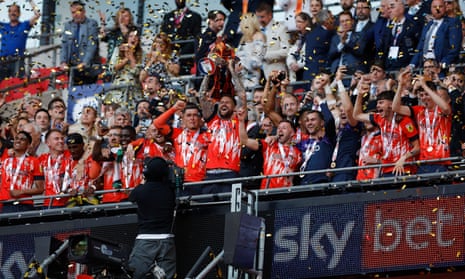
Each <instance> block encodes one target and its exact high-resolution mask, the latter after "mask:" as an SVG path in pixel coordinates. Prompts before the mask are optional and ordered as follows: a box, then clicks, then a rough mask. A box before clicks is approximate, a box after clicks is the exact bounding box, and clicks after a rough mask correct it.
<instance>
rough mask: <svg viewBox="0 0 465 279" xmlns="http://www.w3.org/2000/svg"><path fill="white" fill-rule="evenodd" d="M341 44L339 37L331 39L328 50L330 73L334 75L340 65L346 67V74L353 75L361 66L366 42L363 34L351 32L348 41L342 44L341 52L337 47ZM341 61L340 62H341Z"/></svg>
mask: <svg viewBox="0 0 465 279" xmlns="http://www.w3.org/2000/svg"><path fill="white" fill-rule="evenodd" d="M340 42H341V37H340V36H339V35H338V34H335V35H334V36H333V38H332V39H331V46H330V48H329V60H330V61H331V72H332V73H335V72H336V70H337V68H338V67H339V65H340V64H342V65H345V66H347V70H348V71H347V74H353V73H354V72H355V70H357V68H358V67H359V65H360V64H361V61H362V58H363V56H364V51H365V47H366V42H365V40H364V38H363V34H361V33H360V32H359V33H356V32H351V34H350V36H349V41H348V42H347V43H346V44H344V46H343V48H342V50H341V51H339V49H338V45H339V43H340ZM341 59H342V61H341Z"/></svg>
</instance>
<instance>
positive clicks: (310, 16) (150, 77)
mask: <svg viewBox="0 0 465 279" xmlns="http://www.w3.org/2000/svg"><path fill="white" fill-rule="evenodd" d="M175 2H176V5H177V9H175V10H173V11H171V12H169V13H167V14H166V15H165V16H164V19H163V23H162V25H161V26H160V32H159V33H158V34H156V35H155V36H154V38H153V41H152V45H151V47H150V50H149V51H148V52H147V53H144V52H143V50H142V46H141V30H140V27H139V26H136V24H134V19H133V15H132V12H131V10H129V9H127V8H121V9H120V10H119V11H118V12H117V13H116V16H115V17H114V19H115V23H114V26H113V27H111V28H106V24H107V23H106V18H105V14H103V13H101V14H100V19H99V20H100V27H99V24H98V22H97V20H93V19H90V18H88V17H87V16H86V9H85V4H84V3H82V2H79V1H75V2H72V3H71V5H70V10H71V14H72V19H71V20H70V21H69V22H67V23H66V24H65V27H64V32H63V35H62V49H61V55H60V67H61V68H62V69H63V70H66V71H69V72H70V79H72V82H73V83H74V85H76V86H82V87H85V86H86V85H88V84H94V83H96V82H98V80H101V79H103V80H105V81H110V82H111V83H113V85H124V86H126V87H128V86H129V88H130V90H126V89H118V88H115V89H112V90H111V91H109V92H106V93H105V96H104V97H103V98H102V105H101V106H100V107H98V108H97V107H94V106H91V105H89V106H85V107H84V109H83V110H82V113H81V115H80V119H79V121H77V122H76V123H73V124H70V123H67V121H66V110H67V103H66V102H65V101H64V100H63V99H61V98H59V97H56V98H53V99H52V100H51V101H50V102H48V104H47V105H44V104H42V99H41V98H40V97H38V96H29V97H27V98H25V99H24V101H23V102H22V103H21V106H20V108H19V109H18V111H17V114H16V115H15V116H14V117H12V118H11V119H10V121H9V123H7V124H5V125H3V127H2V134H1V138H0V154H2V158H1V167H0V173H1V188H0V200H1V201H3V208H2V212H16V211H21V210H29V209H33V208H36V206H35V205H34V202H33V201H32V200H23V199H21V200H20V201H19V202H18V201H16V200H17V199H19V198H25V197H31V196H34V195H45V196H51V197H53V198H46V199H45V200H44V203H43V205H44V207H45V208H51V207H63V206H76V205H82V204H97V203H100V202H102V203H108V202H119V201H123V200H127V198H128V195H129V192H128V191H127V189H130V188H134V187H136V186H137V185H139V184H140V183H141V182H142V181H143V175H142V172H143V168H144V159H145V158H147V157H156V156H159V157H163V158H165V159H166V160H167V161H169V162H171V168H172V171H173V173H175V174H176V177H177V178H178V179H182V181H184V182H201V181H207V180H218V181H220V180H224V179H228V178H237V177H250V176H258V175H277V174H279V175H283V176H279V177H272V178H264V179H250V180H247V181H245V182H244V186H245V187H247V188H248V189H265V188H276V187H289V186H292V185H308V184H313V183H325V182H344V181H350V180H370V179H374V178H377V177H388V176H398V175H409V174H416V173H431V172H442V171H447V170H448V167H449V164H450V161H448V160H440V161H438V162H434V161H432V160H437V159H447V158H449V157H454V156H462V153H463V150H464V148H465V145H464V144H465V132H464V131H465V129H463V125H464V120H465V119H464V117H465V113H464V112H465V105H464V102H463V99H462V94H463V93H464V91H465V83H464V81H465V75H464V73H463V71H462V66H461V63H462V62H463V59H464V57H463V56H462V55H461V52H462V51H463V49H464V43H465V41H464V40H463V35H465V31H464V28H465V19H464V18H463V16H462V13H461V10H460V7H459V4H458V1H457V0H432V1H416V0H406V1H402V0H382V1H380V6H379V7H378V8H377V11H378V12H379V14H378V16H377V18H376V20H372V18H371V14H372V12H373V11H374V7H372V6H371V3H370V1H367V0H359V1H356V2H355V1H354V0H341V1H340V5H341V8H342V12H340V13H339V14H337V15H333V14H331V12H330V11H329V10H327V9H325V8H324V7H325V6H324V2H323V1H322V0H305V1H304V0H277V1H276V3H274V1H273V0H261V1H258V0H249V1H228V0H223V1H222V4H223V5H224V7H225V8H226V9H227V10H229V13H224V12H222V11H220V10H212V11H209V12H208V16H207V17H208V26H207V28H206V29H205V30H204V31H203V32H202V30H201V23H202V19H201V17H200V15H199V14H197V13H196V12H194V11H192V10H190V9H189V7H188V6H186V3H185V1H184V0H175ZM273 5H274V7H279V8H280V9H282V10H283V11H284V12H285V20H284V21H276V20H275V19H274V18H273ZM18 9H19V7H18ZM35 16H37V17H38V16H39V14H36V15H35ZM10 18H11V16H10ZM33 20H34V22H35V21H36V20H37V18H36V17H35V18H34V19H33ZM31 21H32V20H31ZM4 24H6V25H8V24H7V23H4ZM2 32H3V31H2ZM3 37H5V36H3ZM14 39H18V38H16V37H15V38H14ZM23 39H24V38H23ZM24 40H25V39H24ZM100 41H104V42H106V43H107V45H108V51H107V53H108V55H107V59H106V61H107V64H106V66H107V67H102V65H101V59H100V56H99V42H100ZM176 42H179V43H176ZM2 51H3V48H2ZM190 54H195V55H194V57H191V55H190ZM14 55H18V54H17V53H16V54H14ZM6 56H8V54H7V55H6ZM3 57H4V56H2V59H3ZM102 69H103V70H102ZM17 74H20V73H19V72H17V73H13V74H12V75H17ZM186 75H190V77H191V78H192V80H194V82H193V83H192V87H191V88H189V89H188V90H182V88H180V86H179V80H180V78H179V77H180V76H186ZM1 98H2V99H0V101H1V104H2V105H3V104H4V99H5V97H4V96H2V97H1ZM414 160H423V163H421V164H416V165H412V164H407V162H409V161H414ZM381 164H382V166H381V167H380V165H381ZM370 165H372V166H373V167H370ZM356 166H361V167H362V168H360V169H358V170H356V169H354V168H352V167H356ZM338 169H342V170H338ZM319 170H320V172H318V171H319ZM321 170H329V171H325V172H321ZM294 172H299V174H300V175H294V176H286V174H288V173H294ZM230 189H231V183H227V182H222V183H211V184H204V185H196V186H186V187H181V188H180V189H179V192H178V194H179V195H197V194H210V193H219V192H227V191H230ZM96 190H113V191H108V192H105V193H104V194H103V195H101V196H97V195H95V193H94V192H95V191H96ZM61 194H67V195H66V196H63V197H60V195H61ZM57 195H58V196H57ZM68 195H69V196H68Z"/></svg>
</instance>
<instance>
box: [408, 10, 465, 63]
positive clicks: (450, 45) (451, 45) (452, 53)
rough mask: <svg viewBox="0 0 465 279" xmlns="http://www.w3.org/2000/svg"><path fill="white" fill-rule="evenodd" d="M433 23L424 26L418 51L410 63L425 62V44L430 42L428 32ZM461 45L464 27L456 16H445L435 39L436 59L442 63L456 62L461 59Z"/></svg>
mask: <svg viewBox="0 0 465 279" xmlns="http://www.w3.org/2000/svg"><path fill="white" fill-rule="evenodd" d="M432 25H433V21H430V22H429V23H428V24H427V25H426V26H425V27H424V28H423V32H422V34H421V38H420V42H419V43H418V46H417V53H416V54H415V55H414V56H413V58H412V60H411V62H410V64H413V65H415V66H421V65H422V64H423V56H424V53H423V46H424V45H425V44H426V43H428V39H427V38H426V34H427V33H428V31H429V29H430V28H431V26H432ZM461 45H462V28H461V24H460V21H459V20H458V19H456V18H450V17H444V18H443V22H442V23H441V25H440V26H439V28H438V31H437V32H436V36H435V39H434V55H435V57H436V60H437V61H438V62H439V63H440V64H441V65H443V64H445V65H450V64H453V63H456V62H457V61H458V59H459V53H460V48H461Z"/></svg>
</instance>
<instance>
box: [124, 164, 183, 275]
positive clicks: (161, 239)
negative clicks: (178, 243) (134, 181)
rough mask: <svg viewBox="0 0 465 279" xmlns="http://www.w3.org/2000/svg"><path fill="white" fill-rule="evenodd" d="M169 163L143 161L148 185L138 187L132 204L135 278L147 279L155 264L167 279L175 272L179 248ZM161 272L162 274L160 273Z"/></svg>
mask: <svg viewBox="0 0 465 279" xmlns="http://www.w3.org/2000/svg"><path fill="white" fill-rule="evenodd" d="M168 173H169V169H168V164H167V163H166V161H165V160H164V159H163V158H161V157H153V158H147V159H146V160H145V161H144V176H145V180H146V182H145V183H144V184H141V185H139V186H137V187H136V188H135V189H134V190H133V191H132V192H131V194H130V195H129V201H131V202H133V203H136V204H137V217H138V235H137V237H136V240H135V243H134V248H133V250H132V252H131V255H130V257H129V263H128V264H129V267H130V268H131V269H132V270H133V271H134V274H133V277H132V278H135V279H138V278H146V274H147V273H148V272H150V271H151V270H153V269H152V267H153V264H154V263H155V264H156V265H158V267H155V269H158V268H161V269H162V271H163V272H164V273H166V277H162V278H173V276H174V274H175V272H176V247H175V241H174V234H173V221H174V220H173V216H174V214H173V213H174V210H175V193H174V187H172V184H171V183H170V182H168ZM160 273H161V272H160V271H159V272H158V274H160Z"/></svg>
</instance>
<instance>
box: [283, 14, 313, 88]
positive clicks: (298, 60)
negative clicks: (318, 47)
mask: <svg viewBox="0 0 465 279" xmlns="http://www.w3.org/2000/svg"><path fill="white" fill-rule="evenodd" d="M295 24H296V27H297V40H296V42H295V43H294V44H293V45H292V47H291V48H290V49H289V55H288V56H287V59H286V64H287V68H288V69H289V80H290V81H291V82H295V81H296V80H302V74H303V68H304V66H305V34H306V33H307V32H308V31H309V30H310V26H311V24H312V19H311V17H310V16H309V15H308V14H306V13H299V14H298V15H297V16H296V17H295Z"/></svg>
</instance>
